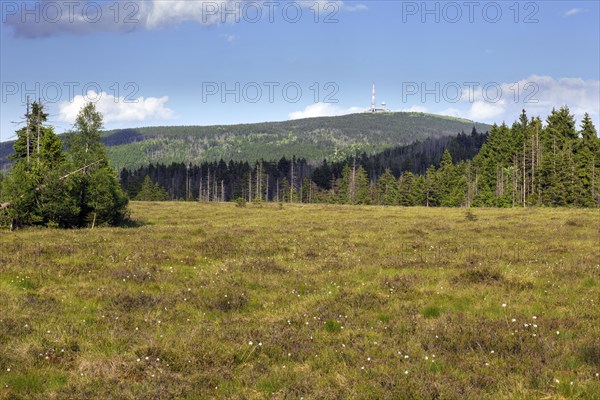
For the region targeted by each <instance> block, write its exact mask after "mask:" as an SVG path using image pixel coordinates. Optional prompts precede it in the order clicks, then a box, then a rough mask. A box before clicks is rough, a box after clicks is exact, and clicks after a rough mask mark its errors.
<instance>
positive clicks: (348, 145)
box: [0, 112, 489, 170]
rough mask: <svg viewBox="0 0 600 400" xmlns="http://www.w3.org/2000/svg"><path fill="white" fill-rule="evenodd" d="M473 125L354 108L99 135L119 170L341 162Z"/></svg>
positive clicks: (456, 120) (438, 118)
mask: <svg viewBox="0 0 600 400" xmlns="http://www.w3.org/2000/svg"><path fill="white" fill-rule="evenodd" d="M473 126H475V127H476V128H477V130H478V131H480V132H485V131H486V130H487V129H488V128H489V126H488V125H485V124H479V123H474V122H472V121H468V120H463V119H455V118H446V117H443V116H437V115H430V114H423V113H404V112H397V113H388V114H370V113H358V114H351V115H345V116H339V117H325V118H308V119H302V120H295V121H284V122H269V123H258V124H241V125H228V126H223V125H219V126H181V127H149V128H137V129H127V130H117V131H109V132H105V133H103V135H102V136H103V138H102V139H103V140H104V142H105V143H106V144H107V151H108V154H109V158H110V161H111V165H112V166H113V167H114V168H115V169H117V170H120V169H122V168H129V169H133V168H137V167H140V166H143V165H148V164H151V163H153V164H157V163H162V164H171V163H174V162H175V163H179V162H185V163H190V162H191V163H199V162H203V161H218V160H220V159H224V160H233V161H255V160H260V159H266V160H276V159H280V158H281V157H282V156H285V157H287V158H291V157H292V156H296V157H299V158H305V159H307V160H323V159H324V158H327V159H329V160H333V161H341V160H344V159H345V158H346V157H348V156H351V155H353V154H360V153H362V152H366V153H375V152H378V151H382V150H384V149H386V148H390V147H393V146H397V145H400V144H409V143H412V142H414V141H417V140H425V139H427V138H428V137H440V136H448V135H455V134H456V133H457V132H461V131H467V132H468V131H470V130H471V129H472V127H473ZM0 147H1V146H0ZM1 153H2V149H1V148H0V156H1Z"/></svg>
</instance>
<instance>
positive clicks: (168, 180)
mask: <svg viewBox="0 0 600 400" xmlns="http://www.w3.org/2000/svg"><path fill="white" fill-rule="evenodd" d="M599 170H600V139H599V138H598V136H597V131H596V128H595V126H594V124H593V123H592V121H591V119H590V117H589V115H588V114H586V115H585V117H584V118H583V120H582V121H581V123H580V124H579V126H578V125H577V124H576V121H575V119H574V116H573V115H572V114H570V111H569V109H568V107H566V106H565V107H562V108H560V109H558V110H557V109H554V110H553V111H552V112H551V114H550V115H549V116H548V117H547V119H546V121H545V123H544V122H542V120H541V119H540V118H539V117H534V118H529V117H528V116H527V114H526V112H525V110H524V111H523V112H522V114H521V115H520V116H519V118H518V120H517V121H515V122H514V123H513V124H512V125H511V126H508V125H506V124H504V123H503V124H501V125H493V126H492V128H491V130H490V131H489V132H486V133H479V132H477V131H476V130H475V128H473V131H472V132H471V133H470V134H465V133H463V132H461V133H459V134H458V135H457V136H455V137H441V138H432V139H427V140H425V141H421V142H416V143H413V144H411V145H408V146H402V147H396V148H393V149H389V150H386V151H384V152H381V153H378V154H375V155H367V154H364V153H363V154H360V155H355V156H353V157H349V158H347V159H346V160H345V161H343V162H333V163H331V162H329V161H328V160H324V161H323V162H322V163H321V164H320V165H314V164H313V163H310V162H307V161H306V160H305V159H302V158H295V157H292V158H291V159H286V158H281V159H280V160H278V161H265V160H260V161H256V162H254V163H249V162H240V161H229V162H225V161H223V160H221V161H219V162H205V163H202V164H200V165H191V164H184V163H179V164H176V163H174V164H171V165H163V164H158V165H149V166H145V167H141V168H139V169H136V170H127V169H123V170H122V171H121V173H120V177H121V185H122V187H123V189H124V191H126V192H127V194H128V195H129V197H130V198H135V199H138V200H161V199H163V200H166V199H170V200H196V201H198V200H199V201H231V200H234V199H238V198H243V199H245V200H246V201H276V202H302V203H336V204H373V205H400V206H430V207H436V206H441V207H516V206H519V207H521V206H573V207H598V206H599V205H600V190H599V189H600V173H599ZM148 178H150V179H149V180H148Z"/></svg>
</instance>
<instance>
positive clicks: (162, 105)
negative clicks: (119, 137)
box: [58, 91, 174, 124]
mask: <svg viewBox="0 0 600 400" xmlns="http://www.w3.org/2000/svg"><path fill="white" fill-rule="evenodd" d="M89 101H92V102H94V103H95V104H96V108H97V110H98V111H100V112H101V113H102V115H103V116H104V122H105V123H107V124H110V123H125V122H143V121H157V120H168V119H171V118H173V116H174V113H173V110H171V109H170V108H168V107H166V103H167V102H168V101H169V98H168V97H167V96H164V97H160V98H156V97H148V98H144V97H139V98H137V99H134V100H127V99H125V98H124V97H114V96H112V95H110V94H108V93H105V92H101V93H96V92H94V91H89V92H88V93H87V95H86V96H81V95H79V96H75V98H74V99H73V100H71V101H68V102H63V103H60V104H59V105H58V114H59V115H58V118H59V120H60V121H63V122H67V123H74V122H75V119H76V117H77V114H78V113H79V110H81V108H82V107H83V106H84V105H85V104H86V103H87V102H89Z"/></svg>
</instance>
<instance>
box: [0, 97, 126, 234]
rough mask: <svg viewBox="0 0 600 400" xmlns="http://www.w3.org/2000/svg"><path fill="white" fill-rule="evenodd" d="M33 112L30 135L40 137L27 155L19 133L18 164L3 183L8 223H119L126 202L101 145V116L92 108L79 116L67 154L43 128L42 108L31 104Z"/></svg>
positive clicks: (79, 224)
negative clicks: (33, 122)
mask: <svg viewBox="0 0 600 400" xmlns="http://www.w3.org/2000/svg"><path fill="white" fill-rule="evenodd" d="M36 107H37V108H36ZM33 111H34V114H35V115H38V116H39V117H38V118H37V119H36V120H35V123H36V124H38V125H37V126H35V127H30V128H31V129H30V130H29V132H31V131H33V128H35V132H38V133H39V135H40V136H39V138H37V139H36V146H35V147H31V146H30V148H29V152H27V145H25V148H23V143H27V142H28V140H27V138H25V141H24V140H23V132H22V130H20V131H18V132H17V134H18V136H19V139H18V140H17V141H16V142H15V155H16V156H15V158H16V164H15V165H14V167H13V169H12V171H11V174H10V175H9V176H8V178H7V179H6V180H4V182H2V185H3V186H2V194H3V195H2V197H3V201H4V200H6V202H7V204H8V207H7V208H8V215H9V218H10V219H11V221H14V222H15V223H16V224H17V225H18V226H27V225H47V226H58V227H82V226H86V225H90V224H91V225H92V226H94V225H100V224H109V225H115V224H118V223H120V222H122V221H123V219H124V217H125V214H126V208H127V202H128V200H127V197H126V196H125V194H124V193H123V192H122V190H121V187H120V185H119V182H118V179H117V176H116V173H115V171H113V170H112V169H110V168H109V167H108V160H107V158H106V153H105V152H104V149H103V146H102V145H101V144H100V142H99V129H100V128H101V127H102V116H101V115H100V114H99V113H98V112H96V111H95V108H94V106H93V104H91V103H90V104H88V105H86V106H85V107H84V109H83V110H82V111H81V112H80V114H79V116H78V118H77V122H76V125H75V126H76V129H77V131H76V132H73V133H71V134H70V135H69V136H68V146H67V147H68V150H67V153H66V154H64V153H63V152H62V143H61V141H60V139H59V138H58V137H57V136H56V135H55V134H54V132H53V130H52V128H50V127H44V126H41V122H42V121H45V118H42V117H41V116H42V115H45V114H44V113H43V107H42V106H38V105H37V104H35V103H34V107H33ZM26 133H27V132H26ZM30 139H31V138H30ZM29 141H30V140H29ZM38 143H39V145H38Z"/></svg>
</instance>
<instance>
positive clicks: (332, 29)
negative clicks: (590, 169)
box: [0, 0, 600, 141]
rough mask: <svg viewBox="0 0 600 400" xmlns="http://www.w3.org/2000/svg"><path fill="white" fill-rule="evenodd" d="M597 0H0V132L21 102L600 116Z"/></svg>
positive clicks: (63, 117) (198, 118)
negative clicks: (565, 109) (556, 111)
mask: <svg viewBox="0 0 600 400" xmlns="http://www.w3.org/2000/svg"><path fill="white" fill-rule="evenodd" d="M599 4H600V2H597V1H522V2H515V1H498V2H492V1H481V2H480V1H456V2H453V1H444V2H437V1H428V2H423V1H415V2H413V1H339V0H337V1H335V0H334V1H312V0H301V1H291V0H290V1H275V0H274V1H266V0H265V1H263V0H260V1H234V0H218V1H209V0H184V1H175V0H145V1H137V0H120V1H116V0H105V1H81V0H80V1H75V0H74V1H50V0H42V1H10V0H2V1H1V2H0V7H1V9H0V16H1V24H0V29H1V31H0V82H1V93H0V95H1V99H0V107H1V109H0V141H5V140H10V139H12V138H14V131H15V130H16V129H18V128H19V126H23V125H22V121H23V114H24V113H25V109H26V101H27V100H26V99H27V96H29V97H30V98H31V99H41V101H42V102H43V103H44V104H45V106H46V108H47V110H48V111H49V113H50V117H49V122H50V124H51V125H53V126H54V127H55V130H56V131H57V132H58V133H62V132H64V131H66V130H68V129H70V128H71V127H72V125H73V122H74V119H75V116H76V115H77V112H78V111H79V109H80V108H81V107H82V106H83V104H85V102H87V101H93V102H95V103H96V105H97V108H98V109H99V110H100V111H101V112H102V113H103V115H104V121H105V127H106V129H114V128H132V127H142V126H157V125H159V126H162V125H221V124H235V123H252V122H262V121H282V120H288V119H298V118H304V117H316V116H329V115H343V114H348V113H352V112H363V111H365V110H366V109H368V108H370V106H371V92H372V85H373V83H374V84H375V91H376V103H377V107H381V102H382V101H385V102H386V104H387V108H388V109H389V110H393V111H419V112H428V113H435V114H443V115H450V116H456V117H462V118H467V119H470V120H475V121H478V122H487V123H502V122H506V123H509V124H510V123H512V122H513V121H515V120H516V119H517V118H518V116H519V114H520V112H521V110H522V109H526V110H527V113H528V114H529V115H530V116H537V115H539V116H541V117H542V119H545V118H546V116H547V115H548V113H549V112H550V111H551V110H552V108H553V107H556V108H558V107H561V106H563V105H567V106H569V108H570V110H571V112H572V113H573V114H574V115H575V117H576V119H577V120H578V123H579V121H580V120H581V117H582V116H583V114H584V113H585V112H587V113H589V114H590V115H591V117H592V119H593V120H594V122H595V124H596V126H597V127H598V125H599V124H598V122H599V121H600V50H599V49H600V8H599Z"/></svg>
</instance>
